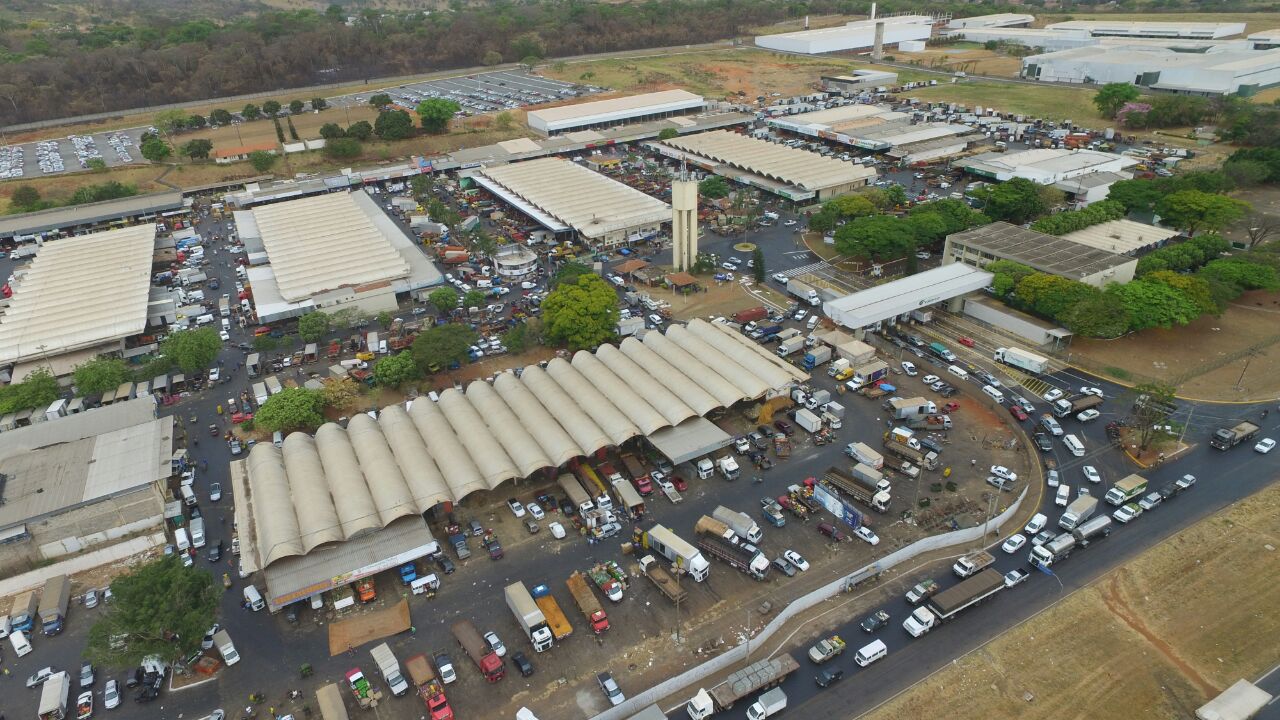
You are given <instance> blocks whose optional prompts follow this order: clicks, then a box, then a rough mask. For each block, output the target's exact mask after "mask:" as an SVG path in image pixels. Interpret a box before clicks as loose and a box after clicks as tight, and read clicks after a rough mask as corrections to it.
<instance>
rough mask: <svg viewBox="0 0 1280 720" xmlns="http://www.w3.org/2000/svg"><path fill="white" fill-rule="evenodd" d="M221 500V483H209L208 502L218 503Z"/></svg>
mask: <svg viewBox="0 0 1280 720" xmlns="http://www.w3.org/2000/svg"><path fill="white" fill-rule="evenodd" d="M221 499H222V483H216V482H215V483H209V502H218V501H219V500H221Z"/></svg>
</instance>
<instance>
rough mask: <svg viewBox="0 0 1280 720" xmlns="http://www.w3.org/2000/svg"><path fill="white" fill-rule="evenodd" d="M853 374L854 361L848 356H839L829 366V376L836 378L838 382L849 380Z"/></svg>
mask: <svg viewBox="0 0 1280 720" xmlns="http://www.w3.org/2000/svg"><path fill="white" fill-rule="evenodd" d="M851 375H853V363H851V362H849V360H848V358H838V359H837V360H835V361H834V362H832V363H831V364H830V365H828V366H827V377H831V378H835V379H836V381H837V382H841V381H844V380H848V379H849V376H851Z"/></svg>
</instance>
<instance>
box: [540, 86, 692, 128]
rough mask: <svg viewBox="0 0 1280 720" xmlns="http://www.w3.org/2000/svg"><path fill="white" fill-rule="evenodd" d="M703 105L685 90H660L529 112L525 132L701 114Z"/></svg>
mask: <svg viewBox="0 0 1280 720" xmlns="http://www.w3.org/2000/svg"><path fill="white" fill-rule="evenodd" d="M706 105H707V103H706V100H704V99H703V98H702V96H701V95H694V94H693V93H691V92H688V91H687V90H663V91H661V92H652V93H645V94H643V95H629V96H627V97H620V98H611V99H609V100H594V101H592V102H585V103H578V104H576V105H561V106H559V107H551V108H541V109H538V110H530V111H529V113H528V115H527V116H526V117H527V122H528V123H529V128H530V129H531V130H533V131H534V132H537V133H540V134H542V135H557V134H559V133H565V132H573V131H575V130H590V129H596V128H605V127H613V126H614V125H622V124H625V123H632V122H641V121H645V120H656V119H658V118H665V117H671V116H673V115H683V114H687V113H697V112H702V110H703V109H704V108H705V107H706Z"/></svg>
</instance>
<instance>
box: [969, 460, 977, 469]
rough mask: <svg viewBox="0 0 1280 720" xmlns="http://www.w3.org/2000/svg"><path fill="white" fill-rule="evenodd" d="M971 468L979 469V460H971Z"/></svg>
mask: <svg viewBox="0 0 1280 720" xmlns="http://www.w3.org/2000/svg"><path fill="white" fill-rule="evenodd" d="M969 467H971V468H972V467H978V461H977V460H970V461H969Z"/></svg>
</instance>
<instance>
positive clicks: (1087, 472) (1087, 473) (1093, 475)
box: [1080, 465, 1102, 485]
mask: <svg viewBox="0 0 1280 720" xmlns="http://www.w3.org/2000/svg"><path fill="white" fill-rule="evenodd" d="M1080 470H1081V472H1083V473H1084V479H1085V480H1088V481H1089V482H1091V483H1093V484H1094V485H1097V484H1098V483H1100V482H1102V473H1100V472H1098V468H1096V467H1094V466H1092V465H1085V466H1084V467H1082V468H1080Z"/></svg>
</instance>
